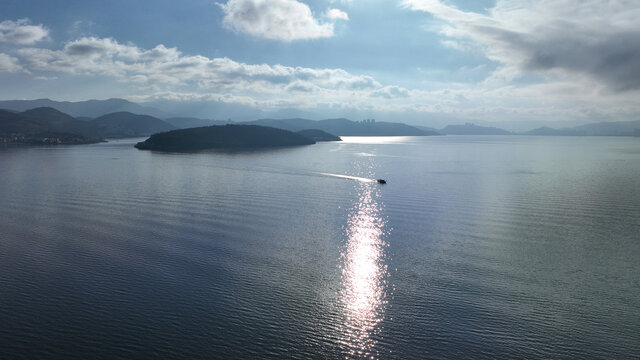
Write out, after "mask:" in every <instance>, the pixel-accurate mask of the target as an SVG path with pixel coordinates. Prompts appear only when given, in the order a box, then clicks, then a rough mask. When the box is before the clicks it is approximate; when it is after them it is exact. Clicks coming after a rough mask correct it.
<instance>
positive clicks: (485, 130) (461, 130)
mask: <svg viewBox="0 0 640 360" xmlns="http://www.w3.org/2000/svg"><path fill="white" fill-rule="evenodd" d="M439 132H440V133H442V134H446V135H513V133H512V132H510V131H507V130H503V129H499V128H496V127H486V126H478V125H475V124H471V123H466V124H464V125H447V126H445V127H444V128H442V129H440V130H439Z"/></svg>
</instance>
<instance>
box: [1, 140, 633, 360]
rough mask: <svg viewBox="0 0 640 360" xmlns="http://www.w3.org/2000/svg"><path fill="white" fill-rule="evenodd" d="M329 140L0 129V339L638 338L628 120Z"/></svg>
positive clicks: (109, 353) (234, 348) (241, 355)
mask: <svg viewBox="0 0 640 360" xmlns="http://www.w3.org/2000/svg"><path fill="white" fill-rule="evenodd" d="M344 140H345V141H343V142H341V143H320V144H316V145H312V146H306V147H296V148H286V149H275V150H265V151H245V152H203V153H196V154H170V153H155V152H148V151H138V150H136V149H134V148H133V147H132V146H133V144H134V143H135V142H136V141H138V139H134V140H119V141H112V142H109V143H104V144H95V145H81V146H57V147H48V148H45V147H22V148H15V147H14V148H2V149H0V204H1V213H0V358H2V359H12V358H26V359H35V358H46V359H51V358H59V359H89V358H92V359H100V358H103V359H114V358H121V359H134V358H138V359H171V358H184V359H212V358H233V359H247V358H298V359H310V358H327V359H333V358H335V359H344V358H365V357H366V358H380V359H507V358H509V359H516V358H518V359H523V358H527V359H578V358H579V359H612V358H616V359H629V358H637V357H638V356H640V338H639V336H640V335H639V334H640V260H639V259H640V138H606V137H602V138H601V137H580V138H570V137H525V136H495V137H481V136H470V137H464V136H446V137H390V138H355V137H354V138H344ZM376 178H385V179H386V180H387V181H388V184H386V185H380V184H377V183H375V182H372V181H371V180H370V179H376Z"/></svg>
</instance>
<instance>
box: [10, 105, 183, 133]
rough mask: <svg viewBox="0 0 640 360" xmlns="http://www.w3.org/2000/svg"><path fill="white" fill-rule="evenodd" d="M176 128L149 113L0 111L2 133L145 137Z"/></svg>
mask: <svg viewBox="0 0 640 360" xmlns="http://www.w3.org/2000/svg"><path fill="white" fill-rule="evenodd" d="M173 129H175V127H174V126H173V125H170V124H168V123H166V122H164V121H162V120H160V119H157V118H155V117H152V116H149V115H136V114H132V113H128V112H119V113H111V114H107V115H103V116H100V117H98V118H96V119H88V120H78V119H76V118H74V117H72V116H70V115H68V114H65V113H63V112H61V111H58V110H56V109H53V108H49V107H40V108H35V109H30V110H27V111H24V112H19V113H16V112H13V111H7V110H0V133H1V134H4V135H9V134H12V135H18V136H24V135H30V136H31V135H34V134H42V136H43V137H47V134H51V133H56V134H75V135H78V136H82V137H87V138H105V137H131V136H147V135H151V134H153V133H156V132H161V131H168V130H173Z"/></svg>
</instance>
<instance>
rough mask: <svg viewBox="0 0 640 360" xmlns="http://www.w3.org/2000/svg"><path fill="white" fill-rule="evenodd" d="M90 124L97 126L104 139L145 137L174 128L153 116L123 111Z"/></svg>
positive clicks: (101, 117) (94, 120)
mask: <svg viewBox="0 0 640 360" xmlns="http://www.w3.org/2000/svg"><path fill="white" fill-rule="evenodd" d="M91 123H92V124H95V125H96V126H98V128H99V129H100V131H101V134H102V136H104V137H134V136H146V135H150V134H154V133H158V132H162V131H169V130H174V129H175V126H173V125H171V124H169V123H167V122H165V121H162V120H160V119H158V118H155V117H153V116H149V115H137V114H132V113H130V112H124V111H123V112H117V113H112V114H107V115H103V116H100V117H98V118H96V119H93V120H92V121H91Z"/></svg>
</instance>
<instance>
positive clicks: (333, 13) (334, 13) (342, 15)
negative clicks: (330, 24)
mask: <svg viewBox="0 0 640 360" xmlns="http://www.w3.org/2000/svg"><path fill="white" fill-rule="evenodd" d="M327 17H328V18H329V19H332V20H349V15H348V14H347V13H346V12H344V11H342V10H340V9H329V11H328V12H327Z"/></svg>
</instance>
